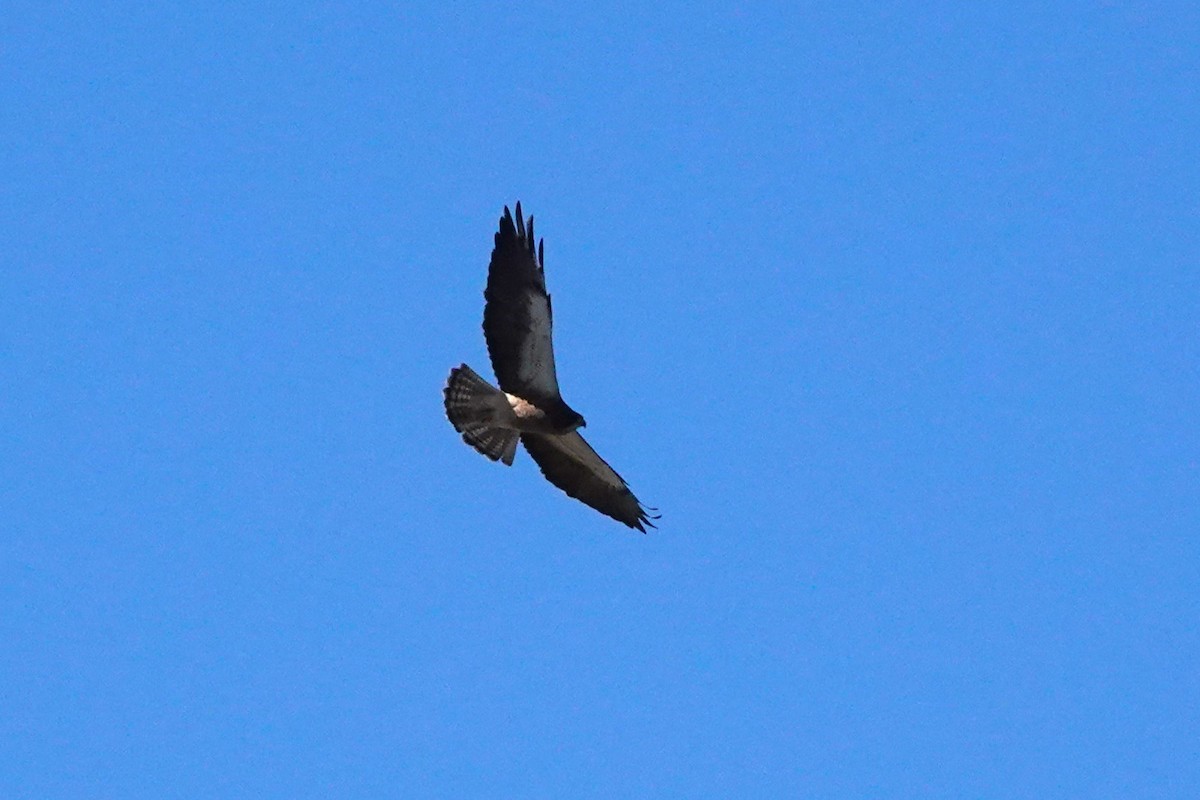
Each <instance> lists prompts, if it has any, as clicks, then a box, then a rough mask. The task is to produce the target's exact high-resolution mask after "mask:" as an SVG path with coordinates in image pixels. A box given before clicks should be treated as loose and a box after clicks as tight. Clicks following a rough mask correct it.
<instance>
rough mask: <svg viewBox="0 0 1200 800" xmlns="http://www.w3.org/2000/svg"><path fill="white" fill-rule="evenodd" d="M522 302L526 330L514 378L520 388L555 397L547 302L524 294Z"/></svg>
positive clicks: (541, 295)
mask: <svg viewBox="0 0 1200 800" xmlns="http://www.w3.org/2000/svg"><path fill="white" fill-rule="evenodd" d="M524 300H525V310H526V313H527V315H528V316H527V319H528V321H529V327H528V330H527V331H524V338H523V339H522V340H521V345H520V358H519V360H518V361H517V375H518V376H519V378H520V380H521V384H522V385H523V386H526V387H529V388H530V389H533V390H534V392H536V393H537V394H539V395H541V396H543V397H557V396H558V394H559V391H558V376H557V374H556V373H555V370H554V345H553V342H552V322H551V319H550V298H549V297H547V296H546V295H543V294H539V293H537V292H528V291H527V292H525V296H524Z"/></svg>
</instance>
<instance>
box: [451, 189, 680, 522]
mask: <svg viewBox="0 0 1200 800" xmlns="http://www.w3.org/2000/svg"><path fill="white" fill-rule="evenodd" d="M544 265H545V262H544V260H543V248H542V243H541V242H539V243H538V245H537V248H536V249H535V248H534V237H533V217H532V216H531V217H530V218H529V221H528V223H526V222H524V220H523V219H522V217H521V204H520V203H517V216H516V221H515V222H514V221H513V217H512V214H511V213H509V210H508V206H505V207H504V216H503V217H501V218H500V230H499V231H498V232H497V233H496V246H495V248H494V249H493V250H492V261H491V264H490V265H489V266H488V282H487V289H486V290H485V291H484V293H483V296H484V299H485V300H486V301H487V302H486V304H485V305H484V309H483V334H484V338H485V339H486V340H487V348H488V355H489V356H491V359H492V369H493V370H495V372H496V378H497V380H498V381H499V383H500V388H499V389H497V388H495V387H494V386H492V385H491V384H490V383H488V382H487V381H486V380H484V379H483V378H481V377H480V376H479V375H478V374H476V373H475V371H474V370H472V369H471V368H470V367H468V366H467V365H466V364H462V365H460V366H458V367H455V368H454V369H452V370H450V380H449V382H448V383H447V384H446V388H445V390H444V392H443V394H444V395H445V403H446V416H447V417H448V418H449V420H450V423H451V424H452V425H453V426H454V429H455V430H456V431H458V432H459V433H461V434H462V437H463V441H465V442H466V443H467V444H469V445H471V446H472V447H474V448H475V449H476V450H478V451H479V452H481V453H483V454H484V455H485V456H487V457H488V458H490V459H492V460H493V461H502V462H504V463H505V464H507V465H510V466H511V465H512V463H513V459H514V458H515V457H516V453H517V441H518V440H519V441H520V442H521V444H523V445H525V449H526V450H527V451H528V452H529V455H530V456H532V457H533V460H534V461H536V462H537V465H538V467H540V468H541V470H542V474H543V475H545V476H546V479H547V480H549V481H550V482H551V483H553V484H554V485H555V486H557V487H558V488H559V489H562V490H563V491H564V492H566V493H567V494H568V495H570V496H571V497H574V498H576V499H577V500H582V501H583V502H584V503H587V504H588V505H589V506H591V507H592V508H594V509H596V510H597V511H599V512H601V513H602V514H607V515H608V516H610V517H612V518H613V519H615V520H617V521H618V522H623V523H625V524H626V525H628V526H629V527H631V528H637V529H638V530H639V531H641V532H643V533H645V532H646V528H645V527H644V526H646V525H649V526H650V527H652V528H653V527H654V523H652V522H650V520H651V519H658V516H657V515H651V514H648V513H647V511H648V510H653V509H647V508H646V507H644V506H642V504H641V503H640V502H638V499H637V498H636V497H634V496H633V493H632V492H631V491H629V486H628V485H627V484H626V483H625V481H624V479H622V478H621V476H620V475H618V474H617V473H616V471H615V470H614V469H613V468H612V467H610V466H609V465H608V464H607V463H606V462H605V461H604V459H602V458H601V457H600V456H598V455H597V454H596V451H595V450H593V449H592V448H591V446H589V445H588V443H587V442H586V441H584V439H583V437H582V436H580V435H579V430H578V429H579V428H582V427H584V426H585V425H586V424H587V423H586V422H584V419H583V417H582V416H581V415H580V414H579V412H578V411H576V410H575V409H573V408H571V407H570V406H569V405H567V403H566V401H564V400H563V399H562V395H561V394H560V393H559V389H558V376H557V373H556V372H555V368H554V347H553V343H552V341H551V340H552V333H553V331H552V327H553V320H552V314H551V310H550V295H549V294H547V292H546V276H545V273H544Z"/></svg>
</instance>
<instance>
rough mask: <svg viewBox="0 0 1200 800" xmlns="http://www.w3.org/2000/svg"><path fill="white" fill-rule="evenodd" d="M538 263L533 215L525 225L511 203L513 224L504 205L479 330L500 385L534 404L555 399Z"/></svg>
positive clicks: (546, 311)
mask: <svg viewBox="0 0 1200 800" xmlns="http://www.w3.org/2000/svg"><path fill="white" fill-rule="evenodd" d="M542 265H543V262H542V247H541V245H540V244H539V245H538V247H537V249H536V250H535V249H534V244H533V217H530V218H529V222H528V224H525V223H524V221H523V220H522V219H521V204H520V203H517V219H516V222H515V223H514V222H513V218H512V215H511V214H510V213H509V211H508V206H505V207H504V216H503V217H501V218H500V230H499V232H497V234H496V246H495V248H494V249H493V250H492V262H491V264H490V265H489V266H488V282H487V289H486V290H485V291H484V293H483V296H484V298H485V299H486V300H487V303H486V305H485V306H484V309H483V335H484V338H486V339H487V347H488V355H489V356H491V358H492V369H494V370H495V371H496V380H497V381H499V382H500V388H501V389H503V390H504V391H506V392H508V393H509V394H515V395H517V396H518V397H523V398H525V399H526V400H529V401H532V402H534V403H538V401H542V402H545V401H554V400H559V399H561V398H560V395H559V391H558V377H557V375H556V374H555V372H554V347H553V344H552V343H551V327H552V325H551V314H550V295H549V294H547V293H546V277H545V275H544V274H543V272H542Z"/></svg>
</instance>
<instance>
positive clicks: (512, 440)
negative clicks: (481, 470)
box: [442, 364, 520, 466]
mask: <svg viewBox="0 0 1200 800" xmlns="http://www.w3.org/2000/svg"><path fill="white" fill-rule="evenodd" d="M442 394H444V395H445V397H446V417H447V418H448V419H449V420H450V424H451V425H453V426H454V430H456V431H458V432H459V433H461V434H462V437H463V441H464V442H466V443H467V444H469V445H471V447H474V448H475V449H476V450H478V451H479V452H481V453H483V454H484V455H485V456H487V457H488V458H490V459H491V460H492V461H503V462H504V463H505V464H508V465H509V466H512V463H513V458H515V457H516V455H517V440H518V439H519V438H520V434H519V433H517V431H515V430H512V429H511V428H498V427H495V426H494V425H493V424H492V423H493V421H494V420H495V419H496V418H497V417H498V416H499V414H500V413H502V412H505V411H507V410H508V398H507V397H505V396H504V392H502V391H500V390H499V389H497V388H496V387H494V386H492V385H491V384H490V383H488V382H487V381H485V380H484V379H483V378H481V377H479V376H478V375H477V374H475V371H474V370H473V369H471V368H470V367H468V366H467V365H466V364H462V365H460V366H457V367H455V368H454V369H452V370H450V380H449V381H447V382H446V388H445V389H444V390H443V391H442Z"/></svg>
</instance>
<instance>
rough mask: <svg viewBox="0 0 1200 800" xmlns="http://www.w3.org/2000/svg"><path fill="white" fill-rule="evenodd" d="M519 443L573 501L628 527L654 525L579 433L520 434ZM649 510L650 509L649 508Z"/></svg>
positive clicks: (619, 477)
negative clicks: (550, 434) (562, 434)
mask: <svg viewBox="0 0 1200 800" xmlns="http://www.w3.org/2000/svg"><path fill="white" fill-rule="evenodd" d="M521 444H523V445H525V449H526V450H528V451H529V455H531V456H533V460H534V461H536V462H537V465H538V467H540V468H541V470H542V474H543V475H545V476H546V480H548V481H550V482H551V483H553V484H554V485H555V486H557V487H558V488H560V489H562V490H563V491H564V492H566V493H567V494H568V495H570V496H571V497H574V498H575V499H576V500H582V501H583V502H585V503H587V504H588V505H589V506H591V507H592V508H594V509H596V510H597V511H599V512H600V513H601V514H607V515H608V516H610V517H612V518H613V519H615V520H617V521H618V522H624V523H625V524H626V525H628V526H629V527H631V528H637V529H638V530H639V531H641V532H642V533H645V532H646V529H645V528H644V527H643V525H649V526H650V527H651V528H653V527H655V525H654V523H653V522H651V521H650V520H651V519H658V516H656V515H650V514H647V513H646V511H647V509H646V508H645V507H643V506H642V504H641V503H640V502H638V499H637V498H636V497H634V496H633V492H631V491H629V486H628V485H627V484H626V483H625V481H624V479H622V478H621V476H620V475H618V474H617V473H616V470H614V469H613V468H612V467H610V466H609V465H608V464H607V463H605V461H604V459H603V458H601V457H600V456H598V455H596V451H595V450H593V449H592V448H591V446H589V445H588V443H587V442H585V441H584V440H583V437H582V436H580V435H579V432H578V431H576V432H574V433H569V434H567V435H566V436H543V435H541V434H537V433H522V434H521ZM650 510H653V509H650Z"/></svg>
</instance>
